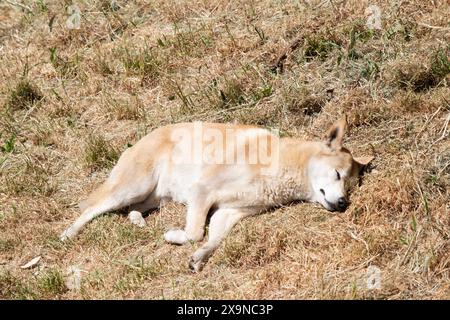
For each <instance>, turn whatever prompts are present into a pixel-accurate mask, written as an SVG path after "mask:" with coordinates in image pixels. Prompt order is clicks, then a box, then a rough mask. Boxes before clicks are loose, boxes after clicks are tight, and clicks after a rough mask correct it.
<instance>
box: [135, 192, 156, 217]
mask: <svg viewBox="0 0 450 320" xmlns="http://www.w3.org/2000/svg"><path fill="white" fill-rule="evenodd" d="M160 201H161V199H160V198H159V197H157V196H156V195H155V193H154V192H152V193H151V194H150V195H149V196H148V198H147V199H145V200H144V201H143V202H139V203H135V204H132V205H131V206H130V213H131V212H133V211H138V212H139V213H141V214H142V213H144V212H146V211H149V210H152V209H156V208H158V207H159V203H160Z"/></svg>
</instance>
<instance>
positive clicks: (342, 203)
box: [338, 197, 348, 211]
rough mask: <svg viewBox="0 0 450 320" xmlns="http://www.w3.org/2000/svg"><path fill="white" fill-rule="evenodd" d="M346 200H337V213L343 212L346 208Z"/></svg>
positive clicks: (342, 198)
mask: <svg viewBox="0 0 450 320" xmlns="http://www.w3.org/2000/svg"><path fill="white" fill-rule="evenodd" d="M347 205H348V203H347V200H346V199H345V198H344V197H341V198H339V199H338V209H339V211H344V210H345V209H346V208H347Z"/></svg>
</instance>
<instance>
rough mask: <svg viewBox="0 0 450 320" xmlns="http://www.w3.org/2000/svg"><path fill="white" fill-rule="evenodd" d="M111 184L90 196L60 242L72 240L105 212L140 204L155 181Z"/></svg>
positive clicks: (149, 179) (107, 183) (103, 186)
mask: <svg viewBox="0 0 450 320" xmlns="http://www.w3.org/2000/svg"><path fill="white" fill-rule="evenodd" d="M111 184H112V182H111V181H109V180H108V181H106V182H105V184H104V185H102V186H101V187H100V188H99V189H97V190H96V191H94V192H93V193H92V194H91V195H90V197H89V198H88V200H87V201H85V202H86V204H85V205H84V206H85V208H84V210H83V213H82V214H81V216H80V217H79V218H78V219H77V220H75V222H74V223H73V224H72V225H71V226H70V227H69V228H67V229H66V230H65V231H64V232H63V233H62V234H61V236H60V239H61V240H62V241H64V240H67V239H72V238H74V237H75V236H76V235H77V234H78V233H79V232H80V230H81V229H82V228H83V227H84V226H85V225H86V224H87V223H88V222H90V221H91V220H92V219H94V218H96V217H98V216H99V215H101V214H103V213H105V212H108V211H111V210H117V209H120V208H123V207H126V206H128V205H131V204H134V203H139V202H142V201H143V200H144V199H145V198H146V197H148V195H149V194H151V193H152V192H153V190H154V188H155V186H156V181H154V179H153V178H151V177H150V178H147V179H142V180H141V181H139V182H136V181H131V183H130V180H122V181H120V184H117V183H116V184H115V185H113V186H111Z"/></svg>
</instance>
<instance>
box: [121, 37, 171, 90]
mask: <svg viewBox="0 0 450 320" xmlns="http://www.w3.org/2000/svg"><path fill="white" fill-rule="evenodd" d="M121 60H122V63H123V66H124V68H125V70H126V72H127V74H128V75H139V76H141V83H142V85H154V84H155V83H156V80H157V79H158V77H159V76H160V73H161V72H162V68H163V66H165V64H164V62H163V60H162V59H161V58H160V57H159V55H158V53H157V51H156V50H155V49H154V48H150V47H144V48H133V47H129V46H126V47H125V48H124V49H123V52H122V53H121ZM166 71H167V70H166Z"/></svg>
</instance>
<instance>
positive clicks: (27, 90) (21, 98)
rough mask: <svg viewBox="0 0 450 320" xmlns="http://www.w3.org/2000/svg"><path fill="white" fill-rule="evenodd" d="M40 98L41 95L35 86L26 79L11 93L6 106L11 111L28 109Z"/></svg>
mask: <svg viewBox="0 0 450 320" xmlns="http://www.w3.org/2000/svg"><path fill="white" fill-rule="evenodd" d="M42 98H43V95H42V93H41V92H40V90H39V88H38V87H37V86H36V85H35V84H33V83H32V82H30V81H29V80H27V79H22V80H20V81H19V83H18V84H17V85H16V86H15V88H14V89H13V90H12V91H11V93H10V95H9V100H8V102H7V105H6V106H7V107H9V108H11V109H12V110H18V109H29V108H30V107H31V106H33V105H34V104H35V103H36V102H38V101H40V100H42Z"/></svg>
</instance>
